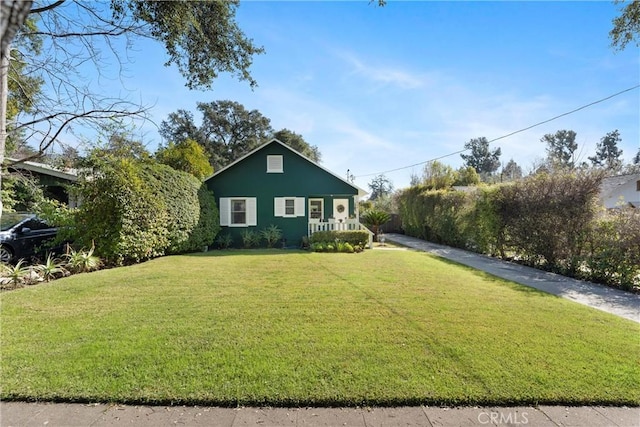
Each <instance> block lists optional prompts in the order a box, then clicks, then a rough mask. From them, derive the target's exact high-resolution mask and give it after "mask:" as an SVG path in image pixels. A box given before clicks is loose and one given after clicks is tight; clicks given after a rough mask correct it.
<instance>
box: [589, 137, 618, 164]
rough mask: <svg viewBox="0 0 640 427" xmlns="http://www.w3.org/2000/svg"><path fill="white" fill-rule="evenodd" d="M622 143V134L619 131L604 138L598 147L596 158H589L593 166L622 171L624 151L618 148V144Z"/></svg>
mask: <svg viewBox="0 0 640 427" xmlns="http://www.w3.org/2000/svg"><path fill="white" fill-rule="evenodd" d="M621 141H622V138H620V132H618V130H617V129H616V130H614V131H613V132H609V133H607V134H606V135H605V136H603V137H602V138H601V139H600V142H598V145H597V146H596V154H595V156H593V157H589V160H590V161H591V164H592V165H593V166H596V167H603V168H605V169H609V170H613V171H615V170H617V169H620V168H621V167H622V159H621V156H622V150H621V149H619V148H618V143H620V142H621Z"/></svg>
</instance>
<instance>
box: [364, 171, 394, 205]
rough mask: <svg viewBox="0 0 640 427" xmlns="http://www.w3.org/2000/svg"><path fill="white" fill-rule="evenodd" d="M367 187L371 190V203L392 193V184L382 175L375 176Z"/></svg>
mask: <svg viewBox="0 0 640 427" xmlns="http://www.w3.org/2000/svg"><path fill="white" fill-rule="evenodd" d="M368 185H369V189H370V190H371V194H370V195H369V200H372V201H375V200H377V199H380V198H382V197H384V196H388V195H389V194H391V192H393V184H392V183H391V181H390V180H389V178H387V177H386V176H384V175H382V174H381V175H377V176H375V177H374V178H373V179H372V180H371V182H370V183H369V184H368Z"/></svg>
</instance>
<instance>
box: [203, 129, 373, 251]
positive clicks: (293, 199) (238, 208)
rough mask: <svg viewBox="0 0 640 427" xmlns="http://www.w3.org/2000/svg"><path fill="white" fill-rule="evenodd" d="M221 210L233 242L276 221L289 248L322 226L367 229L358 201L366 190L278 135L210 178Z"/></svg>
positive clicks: (226, 229) (324, 227) (237, 243)
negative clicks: (322, 164) (360, 214)
mask: <svg viewBox="0 0 640 427" xmlns="http://www.w3.org/2000/svg"><path fill="white" fill-rule="evenodd" d="M205 182H206V184H207V187H208V188H209V189H210V190H212V191H213V194H214V196H215V198H216V203H217V204H218V208H219V210H220V226H221V227H222V230H221V232H220V233H221V234H225V233H226V234H229V235H230V236H231V237H232V238H233V241H234V246H240V245H241V244H242V239H241V233H242V232H243V230H247V229H251V230H254V231H257V232H259V231H261V230H263V229H265V228H267V227H269V226H271V225H275V226H277V227H278V228H280V229H281V230H282V234H283V238H284V241H283V242H282V243H283V245H284V246H287V247H295V246H300V244H301V242H302V239H303V237H305V236H310V235H311V234H313V233H314V232H316V231H322V230H362V229H364V230H366V228H365V227H364V226H362V225H361V224H360V222H359V215H358V201H359V200H360V198H361V197H362V196H364V195H366V194H367V193H366V192H365V191H364V190H363V189H361V188H359V187H357V186H355V185H353V184H351V183H349V182H348V181H346V180H344V179H343V178H340V177H339V176H338V175H336V174H334V173H332V172H330V171H328V170H327V169H325V168H323V167H322V166H320V165H319V164H317V163H315V162H313V161H312V160H310V159H308V158H307V157H305V156H303V155H302V154H300V153H298V152H297V151H295V150H294V149H292V148H290V147H289V146H287V145H285V144H283V143H282V142H280V141H278V140H277V139H272V140H271V141H269V142H267V143H266V144H264V145H262V146H260V147H258V148H256V149H255V150H253V151H252V152H250V153H248V154H247V155H245V156H244V157H242V158H240V159H238V160H236V161H235V162H233V163H232V164H230V165H229V166H227V167H225V168H223V169H220V170H219V171H217V172H216V173H214V174H213V175H212V176H211V177H209V178H207V180H206V181H205Z"/></svg>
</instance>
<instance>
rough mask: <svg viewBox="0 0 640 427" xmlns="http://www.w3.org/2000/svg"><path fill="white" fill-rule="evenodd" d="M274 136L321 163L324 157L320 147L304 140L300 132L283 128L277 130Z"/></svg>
mask: <svg viewBox="0 0 640 427" xmlns="http://www.w3.org/2000/svg"><path fill="white" fill-rule="evenodd" d="M273 137H274V138H275V139H277V140H278V141H280V142H282V143H283V144H285V145H288V146H289V147H291V148H293V149H294V150H296V151H297V152H298V153H300V154H302V155H303V156H305V157H307V158H309V159H310V160H313V161H314V162H316V163H319V162H320V160H321V159H322V155H321V154H320V149H319V148H318V147H317V146H315V145H310V144H309V143H308V142H307V141H305V140H304V138H303V137H302V135H300V134H298V133H295V132H293V131H290V130H289V129H281V130H279V131H277V132H275V133H274V134H273Z"/></svg>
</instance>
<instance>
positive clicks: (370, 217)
mask: <svg viewBox="0 0 640 427" xmlns="http://www.w3.org/2000/svg"><path fill="white" fill-rule="evenodd" d="M390 219H391V215H389V214H388V213H387V212H385V211H382V210H379V209H372V210H370V211H367V212H365V213H364V214H363V215H362V216H361V220H362V222H363V223H364V225H366V226H367V227H369V228H370V229H371V231H372V232H373V234H375V236H376V240H377V239H378V231H379V229H380V226H382V225H383V224H385V223H386V222H388V221H389V220H390Z"/></svg>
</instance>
